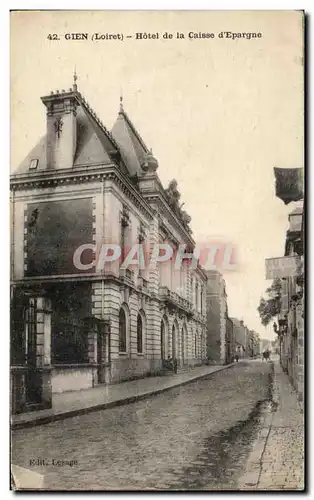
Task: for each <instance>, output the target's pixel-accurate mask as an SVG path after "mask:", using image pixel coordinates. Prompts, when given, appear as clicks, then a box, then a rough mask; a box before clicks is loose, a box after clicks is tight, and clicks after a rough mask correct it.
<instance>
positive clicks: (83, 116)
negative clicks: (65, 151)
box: [13, 91, 125, 174]
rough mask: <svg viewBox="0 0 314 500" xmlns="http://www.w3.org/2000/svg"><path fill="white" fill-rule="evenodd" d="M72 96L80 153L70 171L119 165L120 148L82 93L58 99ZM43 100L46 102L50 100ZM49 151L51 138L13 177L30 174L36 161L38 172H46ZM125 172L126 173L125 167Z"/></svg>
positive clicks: (42, 140) (36, 150)
mask: <svg viewBox="0 0 314 500" xmlns="http://www.w3.org/2000/svg"><path fill="white" fill-rule="evenodd" d="M69 93H71V94H72V95H74V96H75V98H76V101H77V105H78V107H77V139H76V152H75V155H74V162H73V165H69V168H71V167H78V166H86V167H88V166H92V165H99V164H104V165H106V164H112V163H115V161H116V160H119V146H118V145H117V143H116V142H115V140H114V138H113V137H112V135H111V134H110V132H109V131H108V130H107V129H106V127H105V126H104V125H103V123H102V122H101V121H100V119H99V118H98V117H97V115H96V113H95V112H94V111H93V110H92V108H91V107H90V106H89V105H88V103H87V101H86V100H85V99H84V97H83V96H82V95H81V93H80V92H72V91H71V92H62V93H60V94H58V95H57V96H56V97H57V98H59V99H62V98H63V96H64V97H66V95H65V94H69ZM50 97H51V98H52V97H55V94H52V95H51V96H47V98H50ZM42 99H46V97H44V98H42ZM46 149H47V134H45V135H44V136H43V137H42V138H41V139H40V140H39V142H38V143H37V144H36V146H35V147H34V148H33V149H32V150H31V151H30V152H29V153H28V155H27V156H26V157H25V158H24V160H23V161H22V162H21V164H20V165H19V167H18V168H17V169H15V170H14V172H13V173H14V174H24V173H27V172H28V171H29V165H30V162H31V160H32V159H37V160H38V164H37V168H36V170H37V171H40V170H45V169H46ZM119 163H120V162H119ZM122 169H123V170H124V171H125V167H124V166H123V167H122Z"/></svg>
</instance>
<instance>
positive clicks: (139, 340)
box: [137, 314, 143, 354]
mask: <svg viewBox="0 0 314 500" xmlns="http://www.w3.org/2000/svg"><path fill="white" fill-rule="evenodd" d="M137 352H138V353H139V354H141V353H142V352H143V321H142V318H141V315H140V314H139V315H138V316H137Z"/></svg>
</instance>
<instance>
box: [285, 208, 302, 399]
mask: <svg viewBox="0 0 314 500" xmlns="http://www.w3.org/2000/svg"><path fill="white" fill-rule="evenodd" d="M285 256H286V257H288V256H289V257H295V258H296V259H297V262H298V269H297V272H296V273H295V275H294V276H288V277H286V278H283V279H282V280H281V284H282V299H281V313H280V319H279V334H280V335H279V337H280V338H279V340H280V344H281V345H280V355H281V364H282V366H283V368H284V370H285V371H286V372H287V374H288V375H289V378H290V381H291V383H292V385H293V386H294V387H295V389H296V390H297V391H298V394H299V398H300V400H301V401H303V398H304V317H303V316H304V303H303V301H304V249H303V206H300V207H298V208H296V209H295V210H293V212H292V213H291V214H290V215H289V229H288V231H287V235H286V243H285Z"/></svg>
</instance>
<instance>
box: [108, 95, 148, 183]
mask: <svg viewBox="0 0 314 500" xmlns="http://www.w3.org/2000/svg"><path fill="white" fill-rule="evenodd" d="M111 134H112V136H113V138H114V139H115V141H116V143H117V144H118V146H119V147H120V151H121V155H122V157H123V159H124V161H125V163H126V165H127V166H128V170H129V172H130V174H131V175H135V174H137V173H139V172H140V171H141V165H142V164H143V162H144V161H145V157H146V155H147V154H148V153H149V150H148V148H147V146H146V144H145V142H144V141H143V139H142V138H141V136H140V134H139V133H138V131H137V130H136V128H135V127H134V125H133V123H132V122H131V120H130V118H129V117H128V115H127V113H126V112H125V111H124V109H123V107H122V104H121V106H120V111H119V114H118V118H117V120H116V122H115V123H114V125H113V127H112V131H111Z"/></svg>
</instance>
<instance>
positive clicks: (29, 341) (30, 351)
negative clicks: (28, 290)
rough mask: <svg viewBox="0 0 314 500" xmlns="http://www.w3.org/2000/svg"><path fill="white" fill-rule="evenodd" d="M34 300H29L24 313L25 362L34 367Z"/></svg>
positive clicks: (35, 333)
mask: <svg viewBox="0 0 314 500" xmlns="http://www.w3.org/2000/svg"><path fill="white" fill-rule="evenodd" d="M36 336H37V332H36V299H34V298H30V299H29V304H28V309H27V311H26V360H27V364H29V365H32V366H36V342H37V340H36Z"/></svg>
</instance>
